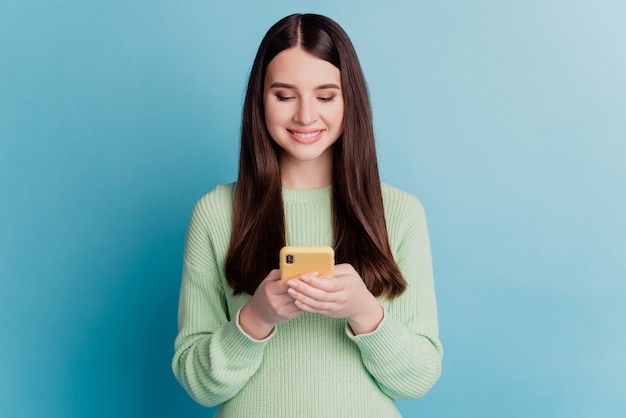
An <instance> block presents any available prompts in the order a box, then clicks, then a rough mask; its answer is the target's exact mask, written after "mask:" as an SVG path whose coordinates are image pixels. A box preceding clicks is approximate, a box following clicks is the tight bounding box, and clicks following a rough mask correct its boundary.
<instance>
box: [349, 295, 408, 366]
mask: <svg viewBox="0 0 626 418" xmlns="http://www.w3.org/2000/svg"><path fill="white" fill-rule="evenodd" d="M397 327H398V324H397V323H396V321H394V320H393V318H390V317H389V314H388V313H387V309H385V308H384V307H383V320H382V321H380V324H378V327H376V329H374V331H372V332H369V333H367V334H359V335H355V334H354V332H353V331H352V329H350V326H349V325H348V324H347V323H346V335H347V336H348V338H350V339H351V340H352V341H354V342H355V344H356V345H357V346H358V347H359V349H360V350H361V353H362V354H366V355H367V356H368V357H378V356H385V355H387V354H388V353H389V348H390V347H396V346H397V345H398V344H400V343H401V341H400V340H398V336H400V335H402V332H401V331H400V332H399V330H398V329H397Z"/></svg>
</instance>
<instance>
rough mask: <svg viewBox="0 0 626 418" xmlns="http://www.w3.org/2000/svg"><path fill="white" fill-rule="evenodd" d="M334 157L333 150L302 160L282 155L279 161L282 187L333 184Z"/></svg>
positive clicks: (310, 186) (309, 187)
mask: <svg viewBox="0 0 626 418" xmlns="http://www.w3.org/2000/svg"><path fill="white" fill-rule="evenodd" d="M328 151H330V150H328ZM332 157H333V156H332V152H325V153H324V154H323V155H321V156H319V157H318V158H316V159H315V160H312V161H302V160H296V159H293V158H289V157H287V156H284V155H283V156H281V158H280V161H279V163H280V180H281V184H282V187H284V188H287V189H295V190H307V189H319V188H321V187H326V186H329V185H331V184H332V179H333V174H332V167H333V158H332Z"/></svg>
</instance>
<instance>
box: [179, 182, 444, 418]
mask: <svg viewBox="0 0 626 418" xmlns="http://www.w3.org/2000/svg"><path fill="white" fill-rule="evenodd" d="M234 187H235V185H234V184H229V185H222V186H218V187H216V188H215V189H214V190H213V191H212V192H210V193H208V194H207V195H205V196H204V197H203V198H202V199H200V201H199V202H198V203H197V205H196V207H195V208H194V211H193V214H192V217H191V222H190V225H189V229H188V233H187V241H186V246H185V255H184V260H183V275H182V284H181V292H180V306H179V317H178V322H179V334H178V337H177V338H176V341H175V355H174V359H173V362H172V368H173V371H174V374H175V376H176V378H177V379H178V380H179V382H180V383H181V384H182V386H183V387H184V388H185V389H186V390H187V392H188V393H189V394H190V395H191V396H192V397H193V398H194V399H195V400H196V401H197V402H199V403H201V404H203V405H207V406H213V405H218V404H222V403H223V405H222V407H221V408H220V410H219V412H218V413H217V415H216V416H217V417H224V418H233V417H237V418H247V417H250V418H253V417H254V418H261V417H268V418H270V417H271V418H282V417H295V418H307V417H315V418H335V417H337V418H346V417H360V418H368V417H372V418H391V417H399V416H400V413H399V412H398V410H397V408H396V406H395V403H394V401H393V399H412V398H418V397H421V396H423V395H424V394H425V393H426V392H427V391H428V390H429V389H430V388H431V387H432V385H433V384H434V383H435V382H436V381H437V379H438V377H439V375H440V373H441V358H442V354H443V349H442V346H441V343H440V342H439V337H438V333H439V331H438V324H437V309H436V302H435V291H434V286H433V276H432V265H431V253H430V243H429V238H428V230H427V226H426V217H425V214H424V210H423V208H422V205H421V204H420V203H419V201H418V200H417V199H415V198H414V197H413V196H411V195H409V194H408V193H405V192H403V191H401V190H399V189H396V188H394V187H392V186H389V185H387V184H384V183H383V184H382V191H383V200H384V205H385V219H386V222H387V228H388V233H389V239H390V243H391V247H392V252H393V255H394V257H395V259H396V261H397V263H398V265H399V266H400V269H401V271H402V273H403V275H404V277H405V279H406V280H407V282H408V288H407V290H406V291H405V292H404V293H403V294H402V295H401V296H400V297H397V298H395V299H393V300H386V299H379V302H380V303H381V304H382V306H383V308H384V319H383V321H382V322H381V324H380V325H379V326H378V328H377V329H376V330H374V331H373V332H371V333H369V334H362V335H359V336H355V335H354V334H353V333H352V331H351V330H350V328H349V327H348V326H347V324H346V320H345V319H333V318H329V317H326V316H323V315H319V314H312V313H308V312H305V313H303V314H301V315H300V316H298V317H297V318H295V319H293V320H291V321H289V322H287V323H284V324H280V325H277V326H276V328H275V329H274V331H273V332H272V333H271V334H270V335H269V336H268V337H267V338H265V339H264V340H260V341H259V340H254V339H252V338H250V337H249V336H248V335H247V334H246V333H245V332H244V331H243V330H242V329H241V327H240V326H239V324H238V315H239V310H240V309H241V307H243V306H244V305H245V303H246V302H247V301H248V300H249V299H250V295H246V294H243V295H237V296H233V294H232V292H231V289H230V287H229V286H228V284H227V283H226V279H225V277H224V260H225V257H226V253H227V250H228V245H229V240H230V232H231V223H232V212H233V199H234ZM283 201H284V207H285V220H286V238H287V244H288V245H329V246H332V244H333V243H332V236H333V234H332V213H331V187H330V186H329V187H325V188H321V189H313V190H289V189H284V190H283ZM250 238H251V239H254V237H250ZM276 261H277V266H278V255H277V258H276ZM242 262H245V260H242Z"/></svg>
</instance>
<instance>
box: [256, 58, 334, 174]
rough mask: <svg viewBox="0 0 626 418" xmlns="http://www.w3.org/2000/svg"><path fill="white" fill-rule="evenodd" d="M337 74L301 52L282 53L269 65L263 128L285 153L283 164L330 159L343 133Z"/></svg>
mask: <svg viewBox="0 0 626 418" xmlns="http://www.w3.org/2000/svg"><path fill="white" fill-rule="evenodd" d="M341 87H342V86H341V73H340V71H339V69H338V68H337V67H335V66H334V65H332V64H331V63H329V62H327V61H324V60H322V59H319V58H317V57H315V56H313V55H311V54H309V53H308V52H306V51H305V50H303V49H302V48H300V47H295V48H290V49H286V50H284V51H282V52H281V53H279V54H278V55H276V57H274V59H272V61H270V63H269V65H268V66H267V70H266V75H265V84H264V94H263V102H264V105H265V124H266V126H267V130H268V132H269V134H270V135H271V137H272V138H273V139H274V141H275V142H276V143H277V144H278V145H279V146H280V147H281V149H282V150H283V152H282V154H281V161H282V162H284V159H285V158H287V159H291V160H293V161H291V162H297V161H314V160H317V159H319V158H332V154H331V146H332V145H333V144H334V143H335V141H337V139H338V138H339V136H340V135H341V133H342V132H343V114H344V101H343V95H342V89H341Z"/></svg>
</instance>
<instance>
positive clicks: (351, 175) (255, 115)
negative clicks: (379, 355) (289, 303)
mask: <svg viewBox="0 0 626 418" xmlns="http://www.w3.org/2000/svg"><path fill="white" fill-rule="evenodd" d="M296 46H299V47H301V48H303V49H304V50H306V51H307V52H309V53H311V54H313V55H314V56H316V57H318V58H320V59H323V60H325V61H328V62H329V63H331V64H333V65H334V66H335V67H337V68H338V69H339V70H340V72H341V84H342V89H343V97H344V102H345V110H344V121H343V126H344V129H343V133H342V135H341V137H340V138H339V139H338V140H337V141H336V142H335V144H334V145H333V186H332V190H333V192H332V211H333V237H334V248H335V259H336V260H337V262H338V263H350V264H352V266H353V267H354V268H355V269H356V271H357V272H358V273H359V274H360V275H361V277H362V278H363V281H364V282H365V284H366V286H367V288H368V289H369V290H370V292H372V294H373V295H375V296H385V297H388V298H393V297H396V296H398V295H400V294H401V293H402V292H403V291H404V290H405V289H406V281H405V280H404V278H403V277H402V273H401V272H400V269H399V268H398V265H397V264H396V262H395V260H394V259H393V255H392V253H391V247H390V245H389V239H388V235H387V226H386V224H385V215H384V208H383V199H382V192H381V186H380V178H379V175H378V163H377V160H376V147H375V144H374V130H373V125H372V116H371V109H370V102H369V95H368V91H367V85H366V82H365V77H364V76H363V71H362V70H361V65H360V64H359V60H358V57H357V55H356V51H355V50H354V47H353V45H352V42H351V41H350V39H349V38H348V35H347V34H346V33H345V32H344V30H343V29H342V28H341V27H340V26H339V25H338V24H337V23H335V22H334V21H333V20H331V19H329V18H327V17H325V16H320V15H314V14H304V15H302V14H294V15H291V16H287V17H285V18H283V19H281V20H280V21H279V22H277V23H276V24H274V26H272V27H271V28H270V29H269V31H268V32H267V34H266V35H265V37H264V38H263V40H262V41H261V45H260V46H259V50H258V52H257V55H256V57H255V60H254V64H253V66H252V70H251V72H250V79H249V81H248V88H247V92H246V99H245V102H244V108H243V120H242V127H241V147H240V154H239V176H238V180H237V186H236V191H235V203H234V213H233V227H232V235H231V239H230V247H229V249H228V254H227V256H226V264H225V273H226V278H227V280H228V283H229V285H230V286H231V287H232V289H233V292H234V293H235V294H239V293H241V292H245V293H249V294H253V293H254V291H255V290H256V288H257V287H258V285H259V284H260V283H261V282H262V281H263V279H264V278H265V276H266V275H267V274H268V273H269V271H270V270H272V269H275V268H277V265H278V252H279V250H280V248H281V247H282V246H283V245H285V216H284V208H283V201H282V188H281V181H280V168H279V164H278V154H279V149H278V146H277V145H276V143H275V142H274V140H273V139H272V138H271V137H270V135H269V133H268V132H267V129H266V126H265V116H264V106H263V83H264V79H265V72H266V69H267V66H268V64H269V63H270V61H271V60H272V59H273V58H274V57H275V56H276V55H278V54H279V53H280V52H281V51H283V50H285V49H288V48H293V47H296Z"/></svg>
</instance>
